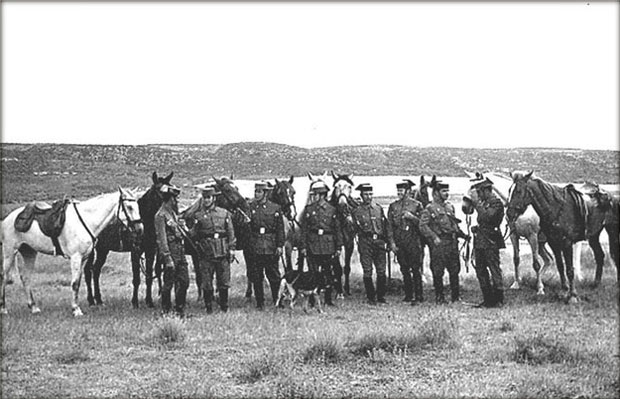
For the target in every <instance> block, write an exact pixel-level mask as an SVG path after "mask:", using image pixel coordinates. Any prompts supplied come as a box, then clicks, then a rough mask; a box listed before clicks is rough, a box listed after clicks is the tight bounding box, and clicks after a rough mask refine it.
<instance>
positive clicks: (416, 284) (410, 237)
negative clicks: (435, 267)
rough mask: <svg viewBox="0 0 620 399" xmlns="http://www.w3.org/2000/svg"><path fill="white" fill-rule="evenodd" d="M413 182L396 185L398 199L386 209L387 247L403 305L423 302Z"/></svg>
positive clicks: (418, 207)
mask: <svg viewBox="0 0 620 399" xmlns="http://www.w3.org/2000/svg"><path fill="white" fill-rule="evenodd" d="M413 186H415V183H414V182H412V181H411V180H404V181H403V182H400V183H398V184H396V195H397V196H398V199H397V200H396V201H394V202H392V203H391V204H390V207H389V208H388V218H387V219H388V224H389V227H390V230H391V231H392V237H393V239H392V241H391V242H390V248H391V250H392V252H394V253H395V254H396V258H397V259H398V264H399V265H400V272H401V273H402V275H403V284H404V290H405V298H404V299H403V301H404V302H411V304H412V305H417V304H419V303H421V302H423V301H424V295H423V293H422V252H421V251H423V248H422V244H421V241H420V215H421V213H422V210H423V209H424V207H423V206H422V203H421V202H420V201H418V200H415V199H413V198H412V197H411V188H412V187H413ZM414 295H415V298H414Z"/></svg>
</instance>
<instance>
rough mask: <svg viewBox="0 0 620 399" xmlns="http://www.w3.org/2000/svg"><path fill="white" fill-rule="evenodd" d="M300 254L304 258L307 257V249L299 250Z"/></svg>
mask: <svg viewBox="0 0 620 399" xmlns="http://www.w3.org/2000/svg"><path fill="white" fill-rule="evenodd" d="M299 253H300V254H302V255H303V256H306V255H307V251H306V248H302V249H300V250H299Z"/></svg>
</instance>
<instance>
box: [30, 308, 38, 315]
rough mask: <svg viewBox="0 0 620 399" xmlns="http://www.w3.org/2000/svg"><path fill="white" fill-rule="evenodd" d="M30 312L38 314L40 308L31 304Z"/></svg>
mask: <svg viewBox="0 0 620 399" xmlns="http://www.w3.org/2000/svg"><path fill="white" fill-rule="evenodd" d="M30 313H32V314H39V313H41V309H39V307H38V306H32V307H31V308H30Z"/></svg>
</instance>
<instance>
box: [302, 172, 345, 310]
mask: <svg viewBox="0 0 620 399" xmlns="http://www.w3.org/2000/svg"><path fill="white" fill-rule="evenodd" d="M328 192H329V188H328V187H327V186H326V185H325V183H323V182H320V183H315V184H313V186H312V193H313V194H314V195H315V196H316V201H315V202H313V203H312V204H310V205H307V206H306V209H305V211H304V216H303V218H302V220H301V223H300V224H301V235H302V238H301V243H300V248H299V249H300V250H301V251H302V253H303V254H304V255H306V254H307V256H308V267H309V268H310V269H311V270H313V271H316V272H319V273H322V274H323V276H324V277H325V281H326V282H327V287H326V289H325V303H326V304H327V305H330V306H334V303H333V302H332V295H331V294H332V289H333V285H334V283H335V276H334V275H333V273H332V265H334V264H335V262H336V260H337V258H339V257H340V250H341V248H342V230H341V228H340V221H339V220H338V215H337V211H336V208H335V207H334V206H332V205H331V204H330V203H329V202H327V193H328Z"/></svg>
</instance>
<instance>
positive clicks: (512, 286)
mask: <svg viewBox="0 0 620 399" xmlns="http://www.w3.org/2000/svg"><path fill="white" fill-rule="evenodd" d="M510 289H511V290H519V289H521V287H520V286H519V282H518V281H515V282H514V283H512V285H511V286H510Z"/></svg>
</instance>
